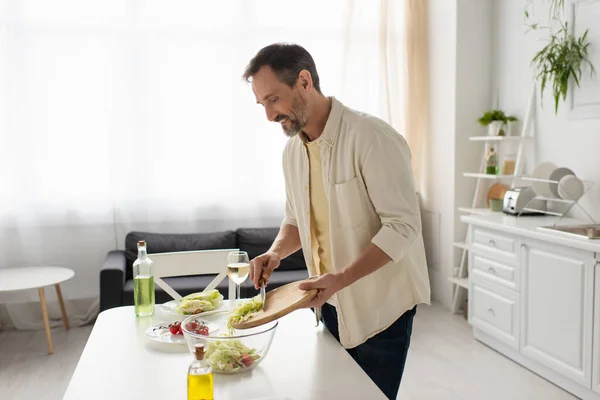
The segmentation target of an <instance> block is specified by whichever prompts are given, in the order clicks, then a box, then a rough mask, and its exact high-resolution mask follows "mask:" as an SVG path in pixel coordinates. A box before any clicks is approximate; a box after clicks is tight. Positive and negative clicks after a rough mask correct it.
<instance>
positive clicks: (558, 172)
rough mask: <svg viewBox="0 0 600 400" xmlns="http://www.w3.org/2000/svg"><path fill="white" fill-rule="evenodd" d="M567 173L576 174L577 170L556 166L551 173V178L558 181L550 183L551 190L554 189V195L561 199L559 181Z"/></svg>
mask: <svg viewBox="0 0 600 400" xmlns="http://www.w3.org/2000/svg"><path fill="white" fill-rule="evenodd" d="M567 175H575V172H573V171H571V170H570V169H569V168H565V167H561V168H556V169H555V170H554V171H552V174H550V180H551V181H556V183H554V182H552V183H550V190H551V191H552V194H553V195H554V197H556V198H559V199H560V194H558V182H560V180H561V179H562V178H563V177H565V176H567Z"/></svg>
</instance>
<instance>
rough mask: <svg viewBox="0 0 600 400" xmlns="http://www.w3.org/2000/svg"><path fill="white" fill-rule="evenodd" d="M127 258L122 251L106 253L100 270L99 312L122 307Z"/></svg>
mask: <svg viewBox="0 0 600 400" xmlns="http://www.w3.org/2000/svg"><path fill="white" fill-rule="evenodd" d="M125 268H127V258H126V257H125V251H124V250H113V251H110V252H108V254H107V255H106V259H105V260H104V264H103V265H102V268H101V269H100V311H104V310H108V309H109V308H113V307H120V306H122V305H123V285H124V284H125Z"/></svg>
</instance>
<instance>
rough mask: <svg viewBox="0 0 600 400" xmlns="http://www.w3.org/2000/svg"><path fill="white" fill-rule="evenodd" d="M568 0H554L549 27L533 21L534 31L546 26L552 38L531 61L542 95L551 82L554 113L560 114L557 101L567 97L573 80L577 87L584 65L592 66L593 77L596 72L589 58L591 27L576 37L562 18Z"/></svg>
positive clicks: (528, 9) (527, 9)
mask: <svg viewBox="0 0 600 400" xmlns="http://www.w3.org/2000/svg"><path fill="white" fill-rule="evenodd" d="M564 6H565V0H551V4H550V18H549V24H548V26H543V27H542V26H539V24H537V23H530V24H529V27H530V28H531V29H532V30H538V29H547V30H548V32H549V40H548V42H547V44H546V45H545V46H544V47H543V48H542V49H541V50H540V51H538V52H537V53H536V55H535V57H534V58H533V59H532V60H531V64H532V66H533V67H534V70H535V72H536V78H537V79H538V80H539V81H540V96H542V95H543V94H544V89H545V88H546V86H547V85H552V97H553V98H554V114H555V115H556V114H557V113H558V103H559V102H560V100H561V98H562V100H563V101H564V100H566V99H567V91H568V89H569V85H570V84H571V82H575V84H576V85H577V86H580V85H579V81H580V80H581V76H582V73H583V67H584V66H585V65H588V66H589V67H590V76H592V75H593V74H594V72H595V70H594V66H593V65H592V63H591V62H590V60H589V58H588V47H589V45H590V44H589V42H588V41H587V34H588V30H587V29H586V30H585V32H584V33H583V35H581V37H576V36H575V35H574V34H573V33H572V32H569V27H568V24H567V23H566V22H563V21H562V20H561V11H562V10H564ZM531 7H532V3H531V2H530V3H529V4H528V5H527V6H526V8H525V18H527V19H529V18H530V8H531Z"/></svg>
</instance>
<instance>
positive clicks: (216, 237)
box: [100, 228, 308, 311]
mask: <svg viewBox="0 0 600 400" xmlns="http://www.w3.org/2000/svg"><path fill="white" fill-rule="evenodd" d="M278 231H279V228H245V229H237V230H236V231H231V230H229V231H221V232H211V233H194V234H172V233H168V234H167V233H154V232H137V231H136V232H129V233H128V234H127V236H126V237H125V250H113V251H110V252H109V253H108V254H107V256H106V259H105V261H104V264H103V265H102V268H101V270H100V311H104V310H107V309H109V308H113V307H119V306H124V305H133V276H132V275H133V272H132V265H133V262H134V261H135V259H136V258H137V242H138V241H139V240H145V241H146V243H147V245H148V254H152V253H166V252H173V251H190V250H214V249H230V248H238V249H240V250H243V251H246V252H248V256H249V257H250V259H252V258H254V257H256V256H258V255H259V254H262V253H264V252H265V251H267V250H268V249H269V247H270V246H271V244H272V243H273V240H274V239H275V236H276V235H277V233H278ZM214 277H215V275H195V276H180V277H171V278H165V279H164V280H165V282H167V283H168V284H169V286H171V287H172V288H173V289H175V291H177V292H178V293H179V294H181V295H182V296H185V295H187V294H190V293H193V292H198V291H201V290H203V289H204V288H205V287H206V286H207V285H208V284H209V283H210V282H211V281H212V279H213V278H214ZM306 277H308V272H307V269H306V264H305V262H304V257H303V255H302V251H301V250H299V251H297V252H296V253H294V254H292V255H291V256H290V257H287V258H286V259H284V260H282V261H281V265H280V266H279V268H278V269H277V270H275V272H274V273H273V275H272V276H271V279H270V280H269V286H268V288H267V290H272V289H275V288H277V287H279V286H282V285H284V284H286V283H289V282H293V281H296V280H300V279H305V278H306ZM228 287H229V279H227V278H225V279H224V280H223V281H222V282H221V283H220V284H219V286H217V289H218V290H219V291H220V292H221V294H222V295H223V296H224V297H225V298H227V293H228ZM256 294H258V291H256V290H255V289H254V287H253V286H252V284H251V282H250V279H247V280H246V282H244V283H243V284H242V287H241V295H242V297H251V296H254V295H256ZM170 300H172V298H171V297H170V296H169V295H168V294H167V293H165V292H164V291H163V290H162V288H160V287H158V286H156V304H160V303H165V302H167V301H170Z"/></svg>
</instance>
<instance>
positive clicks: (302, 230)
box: [244, 44, 430, 399]
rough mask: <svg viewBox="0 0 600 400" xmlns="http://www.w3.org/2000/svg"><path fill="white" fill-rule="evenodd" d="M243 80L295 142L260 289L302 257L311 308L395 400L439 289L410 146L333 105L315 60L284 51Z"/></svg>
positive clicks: (261, 57) (253, 64)
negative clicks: (420, 323)
mask: <svg viewBox="0 0 600 400" xmlns="http://www.w3.org/2000/svg"><path fill="white" fill-rule="evenodd" d="M244 78H245V79H246V80H247V81H251V83H252V90H253V91H254V95H255V96H256V101H257V102H258V103H259V104H261V105H262V106H263V107H264V109H265V112H266V115H267V119H268V120H269V121H274V122H279V123H280V124H281V126H282V128H283V131H284V133H285V134H286V135H287V136H289V137H290V140H289V141H288V143H287V145H286V147H285V150H284V153H283V170H284V175H285V186H286V197H287V200H286V214H285V218H284V220H283V222H282V224H281V228H280V231H279V234H278V235H277V238H276V239H275V241H274V242H273V245H272V246H271V248H270V249H269V251H268V252H267V253H265V254H262V255H260V256H258V257H256V258H255V259H254V260H252V262H251V268H250V279H251V280H252V282H253V283H254V286H255V288H257V289H258V287H259V282H260V281H261V280H264V281H265V282H267V283H268V280H269V277H270V275H271V273H272V272H273V270H274V269H275V268H277V267H278V266H279V263H280V261H281V259H283V258H285V257H287V256H289V255H290V254H293V253H294V252H296V251H297V250H299V249H300V248H302V250H303V254H304V257H305V260H306V264H307V267H308V269H309V272H310V275H311V276H315V275H319V277H318V278H316V279H314V280H310V281H307V282H306V283H304V284H302V285H301V286H300V288H301V289H303V290H309V289H318V295H317V296H316V298H315V299H314V300H313V301H312V302H311V303H310V304H308V305H307V307H311V308H315V309H317V310H318V309H319V308H322V319H323V323H324V324H325V326H326V327H327V328H328V329H329V331H330V332H331V333H332V334H333V335H334V336H335V338H336V339H337V340H338V341H339V342H340V343H341V344H342V346H344V347H345V348H346V349H347V351H348V352H349V353H350V355H351V356H352V357H353V358H354V359H355V360H356V362H357V363H358V364H359V365H360V366H361V367H362V368H363V370H364V371H365V372H366V373H367V374H368V375H369V377H370V378H371V379H372V380H373V381H374V382H375V383H376V384H377V386H378V387H379V388H380V389H381V390H382V391H383V392H384V393H385V395H386V396H387V397H388V398H390V399H395V398H396V395H397V393H398V389H399V386H400V381H401V378H402V373H403V370H404V364H405V360H406V354H407V352H408V348H409V344H410V336H411V332H412V321H413V317H414V315H415V312H416V305H417V304H419V303H425V304H429V302H430V287H429V278H428V273H427V265H426V261H425V252H424V247H423V237H422V234H421V223H420V212H419V204H418V200H417V195H416V191H415V188H414V182H413V175H412V169H411V164H410V150H409V148H408V146H407V144H406V142H405V140H404V138H403V137H402V136H400V135H399V134H398V133H397V132H396V131H395V130H394V129H393V128H392V127H390V126H389V125H388V124H386V123H385V122H383V121H382V120H380V119H378V118H375V117H373V116H370V115H368V114H364V113H360V112H357V111H354V110H352V109H350V108H348V107H345V106H344V105H343V104H342V103H341V102H340V101H338V100H337V99H335V98H334V97H325V96H324V95H323V93H322V92H321V89H320V83H319V75H318V74H317V70H316V67H315V63H314V61H313V59H312V57H311V55H310V54H309V53H308V52H307V51H306V50H305V49H304V48H302V47H300V46H297V45H289V44H273V45H270V46H267V47H265V48H263V49H262V50H260V51H259V52H258V53H257V54H256V56H255V57H254V58H253V59H252V60H251V61H250V63H249V65H248V67H247V69H246V71H245V73H244Z"/></svg>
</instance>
